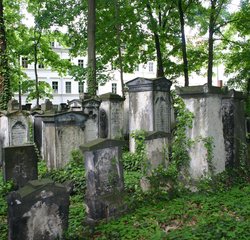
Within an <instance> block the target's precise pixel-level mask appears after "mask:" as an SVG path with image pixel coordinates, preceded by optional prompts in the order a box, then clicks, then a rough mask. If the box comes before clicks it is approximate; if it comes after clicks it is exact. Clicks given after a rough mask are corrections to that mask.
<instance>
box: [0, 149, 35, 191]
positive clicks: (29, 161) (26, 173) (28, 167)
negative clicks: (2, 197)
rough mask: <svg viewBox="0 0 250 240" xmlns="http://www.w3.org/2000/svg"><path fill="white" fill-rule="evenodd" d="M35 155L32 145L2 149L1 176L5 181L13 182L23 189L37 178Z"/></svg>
mask: <svg viewBox="0 0 250 240" xmlns="http://www.w3.org/2000/svg"><path fill="white" fill-rule="evenodd" d="M37 161H38V159H37V154H36V152H35V147H34V145H32V144H29V145H22V146H12V147H4V148H3V176H4V180H5V181H9V180H13V181H14V184H15V185H16V186H18V187H19V188H20V187H23V186H24V185H25V184H26V183H27V182H28V181H30V180H35V179H37V177H38V170H37Z"/></svg>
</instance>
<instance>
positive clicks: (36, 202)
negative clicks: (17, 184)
mask: <svg viewBox="0 0 250 240" xmlns="http://www.w3.org/2000/svg"><path fill="white" fill-rule="evenodd" d="M68 213H69V194H68V192H67V190H66V188H65V187H64V186H63V185H61V184H55V183H54V182H53V181H51V180H48V179H43V180H35V181H30V182H28V184H26V185H25V186H24V187H23V188H21V189H20V190H19V191H17V192H12V193H10V194H9V195H8V224H9V239H11V240H56V239H63V233H64V231H65V230H66V229H67V226H68Z"/></svg>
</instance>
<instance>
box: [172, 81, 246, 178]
mask: <svg viewBox="0 0 250 240" xmlns="http://www.w3.org/2000/svg"><path fill="white" fill-rule="evenodd" d="M177 92H178V94H179V95H180V96H181V97H182V98H183V100H184V102H185V105H186V108H187V109H188V110H189V111H190V112H192V113H193V114H194V119H193V125H192V128H191V129H187V137H188V138H191V140H193V141H194V143H193V145H192V147H191V149H190V151H189V155H190V159H191V160H190V173H191V176H192V177H193V178H194V179H198V178H200V177H202V176H204V175H206V174H207V173H208V172H211V169H210V168H211V167H212V168H213V171H214V173H215V174H216V173H220V172H222V171H224V170H225V167H226V166H227V165H228V164H230V163H231V162H234V161H235V160H234V159H235V156H234V152H237V151H238V150H237V149H238V146H236V144H235V140H236V138H240V139H241V140H240V141H243V142H245V140H244V139H245V136H243V135H244V134H242V133H241V132H244V130H243V129H244V126H245V124H244V116H243V111H242V110H243V109H242V106H241V103H240V102H239V101H238V100H237V98H234V96H232V95H231V93H230V92H228V91H227V89H222V88H219V87H208V86H207V85H206V84H205V85H203V86H194V87H184V88H178V89H177ZM236 126H237V129H236V128H235V127H236ZM207 138H211V139H212V147H213V151H212V155H213V159H212V161H211V162H209V160H208V149H207V148H206V147H205V142H204V140H205V139H207ZM237 141H238V140H237Z"/></svg>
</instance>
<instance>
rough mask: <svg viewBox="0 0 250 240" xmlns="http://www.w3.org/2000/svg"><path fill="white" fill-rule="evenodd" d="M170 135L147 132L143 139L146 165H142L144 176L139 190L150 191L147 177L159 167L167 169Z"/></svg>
mask: <svg viewBox="0 0 250 240" xmlns="http://www.w3.org/2000/svg"><path fill="white" fill-rule="evenodd" d="M170 135H171V134H170V133H166V132H147V133H146V137H145V154H146V163H145V164H144V166H143V167H144V172H145V175H146V176H144V177H142V179H141V188H142V190H143V191H148V190H150V183H149V180H148V179H147V176H150V175H151V174H152V171H153V170H155V169H157V168H158V167H159V166H162V167H163V168H166V169H167V166H168V160H169V158H168V154H169V144H170Z"/></svg>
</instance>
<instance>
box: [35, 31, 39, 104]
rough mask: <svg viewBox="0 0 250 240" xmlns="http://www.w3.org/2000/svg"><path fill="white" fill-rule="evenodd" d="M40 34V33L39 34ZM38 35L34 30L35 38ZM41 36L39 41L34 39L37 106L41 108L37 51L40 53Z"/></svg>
mask: <svg viewBox="0 0 250 240" xmlns="http://www.w3.org/2000/svg"><path fill="white" fill-rule="evenodd" d="M39 34H40V33H39ZM35 35H36V29H35V30H34V38H35ZM40 37H41V34H40V35H39V37H38V39H34V71H35V91H36V106H37V107H39V98H40V95H39V80H38V73H37V63H38V57H37V51H38V44H39V42H40Z"/></svg>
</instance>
